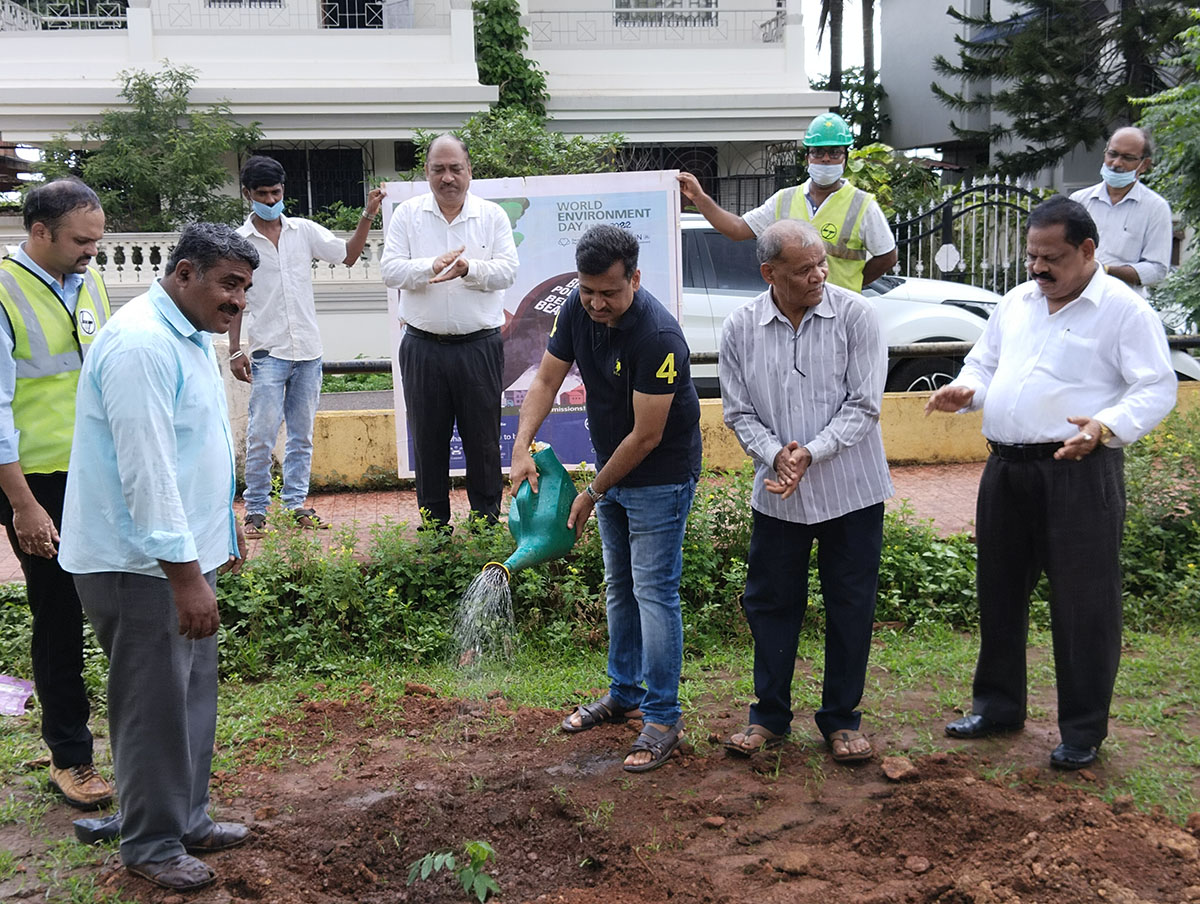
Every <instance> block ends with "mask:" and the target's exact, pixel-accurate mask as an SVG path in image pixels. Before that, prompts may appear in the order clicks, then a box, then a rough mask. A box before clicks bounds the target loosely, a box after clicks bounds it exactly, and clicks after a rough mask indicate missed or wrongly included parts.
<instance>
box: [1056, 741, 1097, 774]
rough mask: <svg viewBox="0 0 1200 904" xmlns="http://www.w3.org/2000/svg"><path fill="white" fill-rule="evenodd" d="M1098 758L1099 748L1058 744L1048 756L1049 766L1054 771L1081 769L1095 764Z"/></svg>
mask: <svg viewBox="0 0 1200 904" xmlns="http://www.w3.org/2000/svg"><path fill="white" fill-rule="evenodd" d="M1099 756H1100V748H1099V747H1073V746H1071V745H1070V744H1059V745H1058V746H1057V747H1055V748H1054V752H1053V753H1051V754H1050V765H1051V766H1053V767H1054V768H1055V769H1083V768H1084V767H1085V766H1090V765H1092V763H1094V762H1096V760H1097V758H1099Z"/></svg>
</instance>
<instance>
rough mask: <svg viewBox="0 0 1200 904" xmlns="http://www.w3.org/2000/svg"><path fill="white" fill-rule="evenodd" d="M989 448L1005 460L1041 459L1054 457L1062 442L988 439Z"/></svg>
mask: <svg viewBox="0 0 1200 904" xmlns="http://www.w3.org/2000/svg"><path fill="white" fill-rule="evenodd" d="M987 447H988V450H989V451H990V452H991V453H992V454H993V455H995V456H996V457H997V458H1001V459H1003V460H1004V461H1041V460H1043V459H1046V458H1053V457H1054V453H1055V452H1057V451H1058V450H1059V449H1061V448H1062V447H1063V444H1062V443H996V442H992V441H991V440H990V439H989V440H988V441H987Z"/></svg>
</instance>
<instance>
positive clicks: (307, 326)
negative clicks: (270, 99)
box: [229, 156, 383, 538]
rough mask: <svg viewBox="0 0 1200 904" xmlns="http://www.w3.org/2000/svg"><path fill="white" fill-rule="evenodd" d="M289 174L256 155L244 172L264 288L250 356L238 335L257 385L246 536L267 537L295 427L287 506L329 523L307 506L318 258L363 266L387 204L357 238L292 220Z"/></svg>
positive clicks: (251, 315)
mask: <svg viewBox="0 0 1200 904" xmlns="http://www.w3.org/2000/svg"><path fill="white" fill-rule="evenodd" d="M286 178H287V176H286V173H285V172H284V170H283V167H282V166H281V165H280V164H279V162H278V161H277V160H273V159H272V158H270V157H263V156H255V157H251V158H250V159H249V160H247V161H246V165H245V166H243V167H242V173H241V181H242V195H243V196H244V197H245V198H246V200H248V201H250V203H251V204H252V205H253V208H254V209H253V210H252V211H251V213H250V216H248V217H246V222H245V223H243V224H242V225H241V226H240V227H238V230H237V232H238V235H240V236H242V237H244V238H245V239H247V240H248V241H249V242H250V244H251V245H253V246H254V249H255V250H256V251H257V252H258V256H259V259H260V260H261V263H260V265H259V267H258V269H257V270H255V271H254V286H253V287H252V288H250V289H247V290H246V313H245V316H246V320H247V322H246V332H247V334H248V337H249V346H250V352H249V355H248V356H247V353H246V352H245V351H244V350H243V349H242V347H241V334H242V315H240V314H239V315H238V317H237V318H236V319H235V321H234V324H233V326H232V327H231V328H230V330H229V367H230V370H232V371H233V375H234V376H235V377H237V379H239V380H241V381H242V382H244V383H250V384H251V389H250V423H249V425H248V426H247V428H246V490H245V492H244V493H243V494H242V499H243V501H244V502H245V503H246V536H247V537H251V538H255V537H261V536H262V535H263V530H264V528H265V526H266V520H267V514H266V513H267V502H268V501H269V499H270V495H271V449H272V448H273V447H274V445H275V438H276V437H277V436H278V435H279V427H280V425H281V424H283V423H285V422H286V423H287V445H286V447H285V450H284V457H283V491H282V494H281V496H282V498H281V501H282V503H283V507H284V508H286V509H288V510H289V511H291V512H293V513H294V514H295V517H296V520H297V522H298V523H299V524H300V526H301V527H306V528H322V527H328V526H329V525H328V524H326V523H324V522H322V521H321V519H320V518H318V517H317V513H316V512H315V511H314V510H313V509H311V508H306V507H305V503H306V501H307V500H308V482H309V475H310V473H311V471H312V435H313V422H314V420H315V418H316V413H317V402H318V400H319V399H320V396H321V333H320V331H319V329H318V328H317V307H316V300H315V298H314V297H313V286H312V276H313V275H312V262H313V259H314V258H316V259H317V260H322V261H326V262H328V263H331V264H339V263H341V264H345V265H346V266H347V267H353V266H354V265H355V264H356V263H357V262H358V258H359V255H361V254H362V250H363V246H364V245H365V244H366V242H367V233H368V232H369V231H370V229H371V223H372V222H373V221H374V219H375V215H376V214H377V213H379V207H380V205H381V204H382V203H383V191H382V190H381V189H373V190H372V191H371V192H370V194H369V196H368V198H367V207H366V209H365V210H364V211H363V215H362V217H361V218H360V219H359V221H358V228H357V229H355V230H354V234H353V235H352V236H351V237H350V240H349V241H346V240H345V239H340V238H338V237H337V236H335V235H334V234H333V233H332V232H330V231H329V230H328V229H326V228H325V227H324V226H320V225H318V224H316V223H314V222H312V221H311V220H302V219H300V218H299V217H285V216H284V215H283V183H284V181H285V180H286Z"/></svg>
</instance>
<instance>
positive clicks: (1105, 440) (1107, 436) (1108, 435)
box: [1096, 421, 1113, 446]
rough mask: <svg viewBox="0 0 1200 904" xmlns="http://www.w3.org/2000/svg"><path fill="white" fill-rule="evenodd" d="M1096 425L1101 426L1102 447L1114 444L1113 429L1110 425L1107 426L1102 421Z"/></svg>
mask: <svg viewBox="0 0 1200 904" xmlns="http://www.w3.org/2000/svg"><path fill="white" fill-rule="evenodd" d="M1096 423H1097V424H1100V445H1102V446H1107V445H1108V444H1109V443H1110V442H1112V438H1113V432H1112V428H1110V427H1109V426H1108V424H1105V423H1103V422H1101V421H1096Z"/></svg>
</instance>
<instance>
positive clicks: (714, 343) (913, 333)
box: [683, 213, 1000, 396]
mask: <svg viewBox="0 0 1200 904" xmlns="http://www.w3.org/2000/svg"><path fill="white" fill-rule="evenodd" d="M766 287H767V286H766V283H764V282H763V280H762V277H761V276H760V275H759V272H758V259H757V258H756V256H755V245H754V242H753V241H744V242H734V241H730V240H729V239H727V238H725V236H723V235H721V233H719V232H717V231H716V230H715V229H714V228H713V227H712V226H710V225H709V224H708V221H707V220H705V219H704V218H703V217H701V216H700V215H699V214H687V213H685V214H684V215H683V332H684V336H685V337H686V338H687V342H688V346H689V348H691V350H692V352H715V351H717V349H718V348H719V347H720V342H721V325H722V324H723V323H724V322H725V318H726V317H727V316H729V314H730V313H732V312H733V311H734V310H735V309H736V308H738V307H740V306H741V305H743V304H745V302H746V301H747V300H748V299H751V298H753V297H754V296H756V295H758V294H759V293H760V292H762V291H763V290H764V289H765V288H766ZM863 295H865V296H866V297H867V298H869V299H871V300H872V301H873V302H875V300H876V299H878V302H877V303H876V304H875V310H876V312H877V313H878V314H879V319H880V323H881V324H882V326H883V334H884V338H885V339H886V341H887V344H888V346H889V347H893V346H898V345H912V344H914V343H917V342H974V341H975V340H976V339H978V338H979V336H980V334H981V333H982V332H983V328H984V325H985V321H986V319H987V317H988V316H989V315H990V314H991V312H992V309H993V308H994V307H995V306H996V303H997V302H998V301H1000V296H999V295H997V294H996V293H995V292H989V291H987V290H986V289H977V288H975V287H974V286H968V285H963V284H962V283H954V282H946V281H943V280H937V279H917V278H914V277H905V276H882V277H880V278H879V279H877V280H875V282H873V283H871V284H870V285H868V286H865V287H864V289H863ZM960 367H962V358H941V357H938V358H890V359H889V360H888V376H887V383H886V385H885V388H886V389H887V391H888V392H905V391H921V390H925V391H928V390H932V389H936V388H937V387H939V386H942V385H944V384H945V383H949V382H950V381H951V380H952V379H953V378H954V375H955V374H957V373H958V370H959V368H960ZM692 378H693V379H694V380H695V382H696V387H697V389H698V390H700V394H701V395H702V396H714V395H716V394H717V366H716V365H715V364H697V365H695V366H693V367H692Z"/></svg>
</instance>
